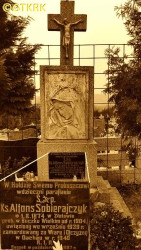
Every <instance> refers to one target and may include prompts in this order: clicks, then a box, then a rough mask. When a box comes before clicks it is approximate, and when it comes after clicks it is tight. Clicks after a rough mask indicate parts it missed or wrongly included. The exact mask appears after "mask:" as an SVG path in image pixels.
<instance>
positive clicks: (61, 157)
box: [48, 152, 85, 179]
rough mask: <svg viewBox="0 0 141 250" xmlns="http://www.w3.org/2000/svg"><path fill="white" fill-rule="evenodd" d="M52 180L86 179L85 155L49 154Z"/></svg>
mask: <svg viewBox="0 0 141 250" xmlns="http://www.w3.org/2000/svg"><path fill="white" fill-rule="evenodd" d="M48 157H49V178H50V179H73V177H74V176H76V177H77V179H83V178H84V177H85V153H83V152H78V153H68V152H66V153H49V155H48Z"/></svg>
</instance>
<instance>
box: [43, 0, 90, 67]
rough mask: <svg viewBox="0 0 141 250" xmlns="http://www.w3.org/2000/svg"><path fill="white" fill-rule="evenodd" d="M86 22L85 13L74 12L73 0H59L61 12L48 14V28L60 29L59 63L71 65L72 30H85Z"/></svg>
mask: <svg viewBox="0 0 141 250" xmlns="http://www.w3.org/2000/svg"><path fill="white" fill-rule="evenodd" d="M86 23H87V16H86V15H84V14H82V15H78V14H74V1H71V2H70V1H68V0H66V1H61V14H49V15H48V30H49V31H61V37H60V43H61V45H60V64H61V65H70V66H71V65H73V46H74V31H86Z"/></svg>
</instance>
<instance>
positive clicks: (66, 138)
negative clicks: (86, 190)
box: [37, 1, 97, 186]
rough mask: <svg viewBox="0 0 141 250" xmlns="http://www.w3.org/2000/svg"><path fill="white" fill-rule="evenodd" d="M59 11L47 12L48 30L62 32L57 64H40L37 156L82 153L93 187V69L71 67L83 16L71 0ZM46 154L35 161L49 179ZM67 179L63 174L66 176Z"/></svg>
mask: <svg viewBox="0 0 141 250" xmlns="http://www.w3.org/2000/svg"><path fill="white" fill-rule="evenodd" d="M60 4H61V14H49V15H48V30H49V31H61V39H60V40H61V45H60V66H41V68H40V74H41V82H40V95H41V140H40V141H39V142H38V145H37V154H38V158H39V157H41V156H42V155H44V154H46V153H48V154H50V153H69V154H71V153H85V156H86V157H85V160H86V162H87V165H88V168H89V173H90V183H91V186H96V173H97V155H96V144H95V142H94V140H93V104H94V86H93V85H94V79H93V76H94V69H93V67H88V66H73V46H74V41H73V40H74V31H86V22H87V17H86V15H76V14H74V1H71V2H70V1H61V3H60ZM49 171H50V166H49V156H47V157H43V158H42V159H40V160H39V161H38V178H39V181H47V180H49V179H50V178H49ZM65 178H66V177H65Z"/></svg>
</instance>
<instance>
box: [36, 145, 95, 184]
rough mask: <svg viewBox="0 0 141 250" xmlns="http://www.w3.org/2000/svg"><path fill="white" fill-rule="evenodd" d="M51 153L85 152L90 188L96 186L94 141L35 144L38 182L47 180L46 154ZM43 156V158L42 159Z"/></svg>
mask: <svg viewBox="0 0 141 250" xmlns="http://www.w3.org/2000/svg"><path fill="white" fill-rule="evenodd" d="M53 152H57V153H58V152H70V153H71V152H85V153H86V157H87V159H86V160H87V166H88V170H89V177H90V185H91V187H94V186H97V178H96V177H97V150H96V142H95V141H76V142H73V143H72V142H70V141H69V142H68V141H66V142H64V141H63V142H60V141H58V142H56V141H55V142H54V141H46V142H45V141H41V140H40V141H39V142H38V143H37V158H38V159H39V158H40V157H41V158H40V159H39V160H38V179H39V181H48V180H49V166H48V155H45V154H47V153H53ZM43 155H45V156H44V157H42V156H43Z"/></svg>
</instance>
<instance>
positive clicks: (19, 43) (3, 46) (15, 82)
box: [0, 0, 39, 115]
mask: <svg viewBox="0 0 141 250" xmlns="http://www.w3.org/2000/svg"><path fill="white" fill-rule="evenodd" d="M7 2H8V3H10V4H13V2H12V1H11V0H7ZM4 3H5V0H1V1H0V24H1V28H0V89H1V96H0V114H3V113H6V114H12V115H21V114H23V113H25V112H28V111H29V110H30V109H31V106H32V105H31V100H32V99H33V97H34V94H35V91H36V90H35V86H34V84H33V76H34V74H35V70H34V65H35V62H34V55H35V53H36V52H37V50H38V49H39V45H34V46H31V45H29V44H27V40H26V38H23V37H22V35H23V31H24V30H25V28H26V27H27V25H28V24H29V23H30V21H31V19H30V18H23V17H21V16H14V15H12V14H10V13H7V12H4V11H3V9H2V6H3V4H4Z"/></svg>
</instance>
